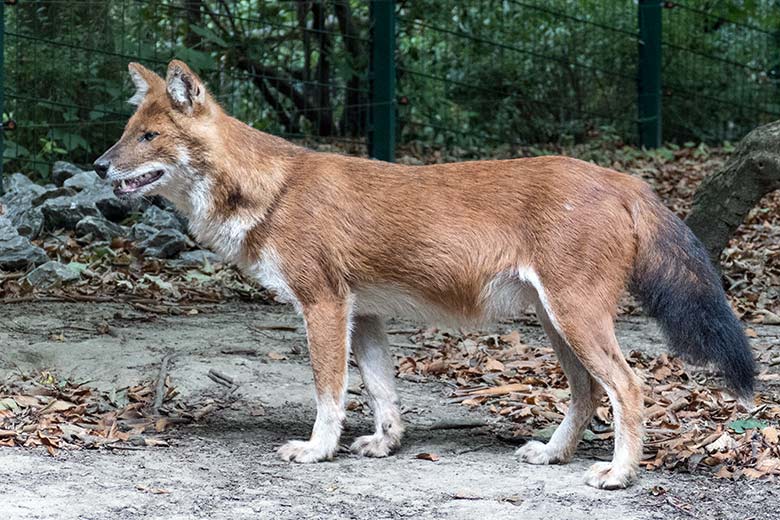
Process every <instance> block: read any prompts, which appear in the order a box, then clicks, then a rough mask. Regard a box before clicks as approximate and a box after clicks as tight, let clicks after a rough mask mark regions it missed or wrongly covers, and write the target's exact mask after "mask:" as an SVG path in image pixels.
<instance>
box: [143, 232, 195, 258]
mask: <svg viewBox="0 0 780 520" xmlns="http://www.w3.org/2000/svg"><path fill="white" fill-rule="evenodd" d="M191 245H192V241H191V240H190V239H189V238H187V235H185V234H184V233H182V232H181V231H176V230H175V229H162V230H160V231H158V232H157V233H155V234H154V235H152V236H150V237H149V238H147V239H146V240H144V241H142V242H140V243H139V244H138V248H139V249H141V250H142V251H143V252H144V255H146V256H153V257H156V258H172V257H174V256H176V255H177V254H179V253H180V252H182V251H183V250H185V249H186V248H187V247H190V246H191Z"/></svg>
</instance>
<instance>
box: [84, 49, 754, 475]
mask: <svg viewBox="0 0 780 520" xmlns="http://www.w3.org/2000/svg"><path fill="white" fill-rule="evenodd" d="M129 69H130V74H131V76H132V79H133V82H134V83H135V86H136V88H137V92H136V94H135V96H133V98H132V99H131V102H132V103H134V104H136V105H137V110H136V112H135V114H134V115H133V116H132V117H131V118H130V121H129V122H128V123H127V127H126V128H125V131H124V134H123V135H122V137H121V139H120V140H119V142H117V143H116V144H115V145H114V146H113V147H111V149H110V150H108V151H107V152H106V153H105V154H104V155H103V156H102V157H101V158H100V159H98V160H97V162H95V170H96V171H97V172H98V174H99V175H100V176H101V177H104V178H107V179H108V180H109V181H111V182H112V183H113V184H114V187H115V191H116V193H117V194H118V195H132V196H139V195H148V194H159V195H162V196H164V197H166V198H168V199H170V200H171V201H172V202H173V203H174V204H175V205H176V207H177V208H178V209H179V210H180V211H181V212H182V213H184V214H185V215H186V216H187V217H188V218H189V223H190V230H191V232H192V234H193V235H194V236H195V237H196V238H197V239H198V240H199V241H201V242H202V243H204V244H205V245H207V246H208V247H211V248H213V249H214V250H215V251H216V252H217V253H219V254H221V255H222V256H223V257H224V258H225V259H226V260H228V261H230V262H233V263H235V264H236V265H238V266H240V268H241V269H243V270H244V271H245V272H246V273H249V274H250V275H252V276H254V277H255V278H256V279H257V280H258V281H259V282H260V283H262V284H263V285H264V286H266V287H268V288H270V289H272V290H274V291H276V293H277V294H278V296H279V297H280V298H281V299H283V300H286V301H288V302H290V303H292V304H293V305H294V306H295V307H296V309H297V310H298V311H299V312H301V313H302V314H303V317H304V320H305V323H306V334H307V338H308V344H309V353H310V356H311V364H312V367H313V369H314V383H315V386H316V391H317V419H316V421H315V422H314V428H313V431H312V434H311V438H310V439H309V440H306V441H303V440H295V441H290V442H288V443H287V444H285V445H284V446H282V447H281V448H280V449H279V454H280V455H281V457H282V458H283V459H285V460H290V461H296V462H317V461H321V460H325V459H330V458H332V457H333V455H334V453H335V452H336V449H337V447H338V442H339V436H340V434H341V425H342V420H343V419H344V394H345V390H346V388H347V357H348V355H349V352H350V350H351V351H352V352H353V353H354V355H355V358H356V360H357V364H358V366H359V368H360V373H361V375H362V379H363V382H364V384H365V387H366V389H367V391H368V394H369V396H370V400H371V405H372V407H373V411H374V417H375V428H376V431H375V432H374V433H373V434H372V435H367V436H364V437H359V438H358V439H357V440H355V442H354V443H353V444H352V451H354V452H356V453H359V454H361V455H365V456H369V457H384V456H386V455H388V454H389V453H391V452H392V451H393V450H394V449H395V448H397V447H398V446H399V443H400V441H401V435H402V433H403V425H402V423H401V415H400V412H399V407H398V397H397V394H396V391H395V388H394V381H393V376H394V368H393V363H392V358H391V357H390V354H389V352H388V342H387V338H386V336H385V332H384V330H383V318H384V317H385V316H388V315H412V316H416V317H422V318H426V319H434V320H436V319H442V318H443V319H448V320H456V321H460V322H462V323H480V322H485V321H488V320H492V319H495V318H498V317H502V316H511V315H516V314H517V313H519V312H521V311H523V310H524V308H525V307H526V306H528V305H534V306H535V310H536V313H537V315H538V317H539V320H540V321H541V323H542V326H543V327H544V330H545V331H546V333H547V335H548V336H549V338H550V342H551V343H552V345H553V347H554V348H555V351H556V353H557V355H558V358H559V360H560V363H561V365H562V367H563V369H564V371H565V373H566V377H567V378H568V381H569V385H570V387H571V404H570V406H569V410H568V413H567V414H566V417H565V418H564V420H563V423H562V424H561V425H560V426H559V427H558V429H557V430H556V431H555V434H554V435H553V436H552V438H551V439H550V441H549V442H548V443H546V444H543V443H540V442H536V441H531V442H529V443H527V444H526V445H525V446H523V447H521V448H520V449H519V450H518V451H517V455H518V456H519V457H520V458H521V459H522V460H524V461H526V462H529V463H531V464H556V463H564V462H566V461H568V460H569V459H570V458H571V457H572V454H573V453H574V450H575V447H576V445H577V443H578V441H579V439H580V437H581V434H582V432H583V430H584V429H585V428H586V427H587V425H588V423H589V421H590V420H591V417H592V415H593V413H594V409H595V407H596V406H597V405H598V403H599V401H600V399H601V396H602V392H606V394H607V395H608V397H609V400H610V402H611V404H612V407H613V410H614V416H615V452H614V458H613V459H612V461H611V462H599V463H597V464H595V465H594V466H593V467H592V468H591V469H590V470H589V472H588V473H587V475H586V482H587V483H588V484H589V485H591V486H595V487H599V488H606V489H615V488H623V487H625V486H626V485H627V484H628V483H629V482H630V480H631V479H632V478H633V477H634V476H635V473H636V469H637V465H638V462H639V459H640V455H641V453H642V404H643V397H642V393H641V386H640V381H639V380H638V378H637V376H636V375H635V374H634V373H633V372H632V370H631V369H630V368H629V366H628V364H627V363H626V361H625V359H624V357H623V355H622V354H621V351H620V349H619V347H618V343H617V341H616V339H615V334H614V328H613V321H614V318H615V313H616V307H617V303H618V299H619V298H620V296H621V294H622V293H623V291H624V290H625V289H626V288H629V289H630V290H631V291H632V292H633V293H634V294H636V295H637V296H638V297H639V298H640V299H641V301H642V302H643V303H644V306H645V308H646V309H647V311H648V312H649V313H650V314H651V315H652V316H654V317H655V318H657V319H658V320H659V322H660V324H661V326H662V327H663V329H664V331H665V332H666V335H667V336H668V339H669V342H670V344H671V348H672V350H673V351H674V352H675V353H677V354H680V355H683V356H685V357H687V358H688V359H690V360H691V361H694V362H700V363H707V362H712V363H714V364H715V365H717V366H718V367H719V368H720V369H721V370H722V371H723V373H724V375H725V378H726V380H727V382H728V383H729V384H730V386H731V387H732V388H733V389H734V390H735V392H736V393H737V394H738V396H740V397H742V398H748V397H750V396H751V395H752V389H753V371H754V368H753V359H752V356H751V352H750V349H749V346H748V343H747V340H746V338H745V335H744V333H743V331H742V329H741V327H740V323H739V321H738V320H737V319H736V317H735V316H734V314H733V312H732V310H731V308H730V307H729V305H728V303H727V301H726V298H725V295H724V292H723V289H722V287H721V284H720V281H719V277H718V275H717V273H716V271H715V270H714V269H713V267H712V265H711V264H710V262H709V259H708V257H707V254H706V252H705V250H704V249H703V247H702V245H701V244H700V243H699V241H698V240H697V239H696V237H694V235H693V234H692V233H691V232H690V230H689V229H688V228H687V227H686V226H685V225H684V224H683V223H682V222H681V221H680V220H679V219H678V218H677V217H676V216H674V215H673V214H672V213H671V212H669V211H668V210H667V209H666V208H664V206H663V205H662V204H661V202H660V201H659V199H658V198H657V197H656V196H655V195H654V194H653V192H652V190H651V189H650V188H649V187H648V186H647V185H646V184H645V183H644V182H642V181H640V180H638V179H635V178H632V177H630V176H628V175H624V174H621V173H618V172H615V171H612V170H608V169H605V168H600V167H598V166H595V165H593V164H589V163H586V162H582V161H578V160H575V159H569V158H566V157H540V158H532V159H517V160H509V161H478V162H464V163H456V164H443V165H433V166H417V167H410V166H402V165H398V164H388V163H384V162H379V161H373V160H366V159H358V158H353V157H344V156H340V155H333V154H326V153H316V152H313V151H310V150H307V149H305V148H302V147H299V146H296V145H294V144H292V143H289V142H287V141H285V140H283V139H280V138H278V137H274V136H271V135H268V134H265V133H263V132H259V131H257V130H254V129H252V128H250V127H249V126H247V125H245V124H243V123H241V122H240V121H238V120H236V119H234V118H232V117H230V116H229V115H228V114H226V113H225V112H224V111H223V109H222V108H221V107H220V106H219V105H218V104H217V103H216V102H215V101H214V99H213V98H212V97H211V96H210V95H209V93H208V91H207V90H206V87H205V85H204V84H203V83H202V81H201V80H200V78H199V77H198V76H197V75H196V74H195V73H193V72H192V71H191V70H190V69H189V68H188V67H187V65H185V64H184V63H182V62H180V61H172V62H171V63H170V64H169V66H168V71H167V77H166V79H165V80H163V79H162V78H160V77H159V76H157V75H156V74H154V73H153V72H151V71H149V70H147V69H145V68H144V67H142V66H141V65H138V64H136V63H131V64H130V66H129Z"/></svg>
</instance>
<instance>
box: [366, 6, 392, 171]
mask: <svg viewBox="0 0 780 520" xmlns="http://www.w3.org/2000/svg"><path fill="white" fill-rule="evenodd" d="M370 11H371V14H370V16H371V108H370V110H371V117H370V126H369V134H368V147H369V154H370V155H371V157H374V158H375V159H379V160H382V161H390V162H392V161H393V160H394V159H395V110H396V106H395V0H371V5H370Z"/></svg>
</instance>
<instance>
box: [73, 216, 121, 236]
mask: <svg viewBox="0 0 780 520" xmlns="http://www.w3.org/2000/svg"><path fill="white" fill-rule="evenodd" d="M76 234H77V235H78V236H80V237H83V236H85V235H89V234H91V235H92V237H93V238H94V239H96V240H111V239H112V238H114V237H121V236H127V228H125V227H124V226H120V225H119V224H114V223H113V222H111V221H109V220H106V219H105V218H103V217H84V218H83V219H81V220H79V222H78V224H76Z"/></svg>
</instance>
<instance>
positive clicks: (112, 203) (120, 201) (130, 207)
mask: <svg viewBox="0 0 780 520" xmlns="http://www.w3.org/2000/svg"><path fill="white" fill-rule="evenodd" d="M79 196H80V197H82V198H84V199H89V200H92V201H93V202H94V203H95V206H96V207H97V209H98V210H99V211H100V212H101V213H102V214H103V216H104V217H106V218H107V219H108V220H111V221H113V222H119V221H120V220H123V219H124V218H126V217H127V216H128V215H129V214H130V213H131V212H140V211H143V210H144V209H146V208H147V207H148V206H149V202H148V201H147V200H146V199H130V198H126V197H122V198H119V197H117V196H116V195H114V190H113V188H111V186H110V184H108V183H104V182H103V181H100V182H99V183H98V184H96V185H95V188H94V189H90V190H85V191H82V192H81V193H79Z"/></svg>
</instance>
